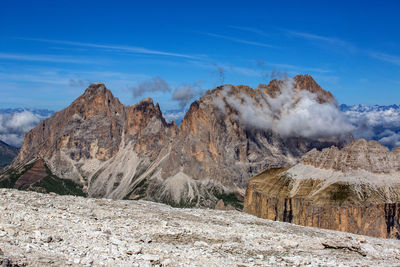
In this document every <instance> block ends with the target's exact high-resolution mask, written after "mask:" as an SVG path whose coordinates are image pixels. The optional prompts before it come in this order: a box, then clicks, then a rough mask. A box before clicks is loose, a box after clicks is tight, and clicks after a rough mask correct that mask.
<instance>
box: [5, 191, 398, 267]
mask: <svg viewBox="0 0 400 267" xmlns="http://www.w3.org/2000/svg"><path fill="white" fill-rule="evenodd" d="M0 214H1V216H0V265H1V266H22V265H24V264H25V265H27V266H399V264H400V241H398V240H391V239H379V238H372V237H367V236H360V235H354V234H348V233H343V232H337V231H331V230H324V229H318V228H311V227H303V226H298V225H293V224H288V223H283V222H275V221H271V220H265V219H260V218H257V217H254V216H252V215H249V214H246V213H242V212H238V211H218V210H210V209H186V208H185V209H178V208H172V207H170V206H168V205H164V204H159V203H154V202H147V201H143V200H140V201H127V200H110V199H93V198H82V197H75V196H59V195H56V194H42V193H36V192H28V191H18V190H13V189H0ZM7 264H8V265H7Z"/></svg>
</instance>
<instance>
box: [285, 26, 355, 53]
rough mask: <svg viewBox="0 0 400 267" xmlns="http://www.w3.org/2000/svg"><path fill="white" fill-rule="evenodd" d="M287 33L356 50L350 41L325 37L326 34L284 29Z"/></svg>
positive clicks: (351, 50)
mask: <svg viewBox="0 0 400 267" xmlns="http://www.w3.org/2000/svg"><path fill="white" fill-rule="evenodd" d="M286 33H287V34H289V35H291V36H294V37H298V38H302V39H306V40H311V41H319V42H323V43H328V44H331V45H334V46H339V47H343V48H346V49H347V50H349V51H350V52H356V51H357V50H358V49H357V48H356V47H355V46H354V45H353V44H351V43H349V42H346V41H344V40H341V39H339V38H333V37H327V36H322V35H317V34H312V33H307V32H298V31H290V30H288V31H286Z"/></svg>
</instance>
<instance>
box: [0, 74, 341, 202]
mask: <svg viewBox="0 0 400 267" xmlns="http://www.w3.org/2000/svg"><path fill="white" fill-rule="evenodd" d="M293 81H294V88H295V90H298V91H301V90H305V91H308V92H310V93H312V94H315V95H316V97H317V98H318V101H319V102H320V103H327V102H334V98H333V96H332V95H331V94H330V93H329V92H326V91H324V90H323V89H322V88H321V87H319V86H318V84H316V82H315V81H314V80H313V79H312V78H311V77H310V76H308V75H304V76H301V75H300V76H296V77H295V78H294V80H293ZM281 86H282V82H281V81H276V80H274V81H271V83H270V84H269V85H260V86H259V87H258V88H257V89H252V88H250V87H248V86H222V87H218V88H216V89H214V90H212V91H209V92H207V93H206V94H205V96H203V97H202V98H201V99H200V100H198V101H195V102H194V103H193V104H192V105H191V107H190V109H189V111H188V112H187V114H186V116H185V118H184V120H183V121H182V123H181V125H180V127H179V129H178V128H177V126H176V124H175V123H174V122H173V123H167V122H166V121H165V119H164V118H163V116H162V113H161V111H160V108H159V106H158V104H157V105H154V104H153V101H152V100H151V99H144V100H142V101H141V102H140V103H138V104H136V105H132V106H124V105H122V104H121V103H120V102H119V100H118V98H115V97H114V96H113V95H112V93H111V92H110V91H109V90H108V89H106V87H105V86H104V84H101V83H97V84H93V85H91V86H89V88H87V89H86V91H85V93H84V94H83V95H82V96H80V97H79V98H77V99H76V100H75V101H74V102H73V103H72V104H71V105H70V106H69V107H68V108H66V109H64V110H62V111H60V112H57V113H55V114H54V115H53V116H52V117H51V118H49V119H47V120H45V121H43V122H41V123H40V124H39V125H38V126H37V127H36V128H34V129H32V130H31V131H30V132H29V133H27V134H26V136H25V139H24V143H23V146H22V148H21V151H20V153H19V155H18V158H17V159H16V160H15V161H14V163H13V165H12V167H13V168H17V169H18V168H20V169H21V166H24V165H26V164H28V163H31V162H33V161H34V160H37V159H43V160H44V162H45V164H46V166H47V167H48V168H49V170H50V171H51V173H52V174H54V175H55V176H57V177H60V178H67V179H72V180H73V181H75V182H77V183H79V184H81V185H82V186H83V187H84V189H85V190H86V191H87V193H88V195H89V196H92V197H108V198H114V199H122V198H131V199H138V198H146V199H150V200H155V201H162V202H167V203H170V204H174V205H180V206H187V205H189V206H193V205H198V206H208V207H214V206H215V204H216V203H217V202H218V201H219V200H221V199H222V200H223V201H224V202H226V203H225V204H228V206H229V205H233V206H235V207H236V208H240V205H241V202H242V200H243V195H244V188H245V184H246V181H247V179H248V178H249V177H251V176H253V175H254V174H257V173H259V172H260V171H262V170H264V169H266V168H269V167H282V166H288V165H291V164H294V163H295V162H296V160H298V159H299V157H300V156H302V155H303V154H304V153H305V152H307V151H309V150H310V149H312V148H315V147H316V148H323V147H327V146H330V145H332V144H335V145H339V146H340V145H341V142H342V141H337V140H327V139H315V138H314V139H309V138H304V137H292V136H291V137H289V136H288V137H282V136H280V135H279V134H278V133H276V132H274V131H272V130H265V129H258V128H249V127H247V126H246V122H243V121H241V120H238V114H239V111H238V110H237V109H236V108H235V107H234V106H233V105H232V104H230V103H231V102H232V101H241V100H243V99H251V101H253V102H254V105H256V106H258V105H260V103H259V99H260V97H263V96H264V95H270V96H275V95H278V94H279V92H280V90H281ZM227 88H228V89H227ZM221 103H222V104H223V107H222V106H221ZM1 179H3V180H4V179H10V177H9V176H8V178H7V175H6V176H4V175H3V176H2V177H1V178H0V180H1Z"/></svg>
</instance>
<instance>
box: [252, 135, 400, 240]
mask: <svg viewBox="0 0 400 267" xmlns="http://www.w3.org/2000/svg"><path fill="white" fill-rule="evenodd" d="M399 162H400V150H399V149H394V150H393V151H389V150H388V148H386V147H384V146H382V145H380V144H379V143H378V142H376V141H370V142H367V141H366V140H364V139H360V140H357V141H354V142H353V143H351V144H349V145H348V146H346V147H344V148H343V149H338V148H336V147H331V148H326V149H323V150H322V151H318V150H316V149H313V150H311V151H310V152H308V153H307V154H305V155H304V156H303V158H302V160H301V162H300V163H298V164H296V165H294V166H293V167H291V168H276V169H270V170H267V171H265V172H264V173H262V174H260V175H258V176H256V177H254V178H252V179H249V181H248V185H247V191H246V197H245V207H244V210H245V211H246V212H248V213H251V214H254V215H257V216H259V217H262V218H268V219H273V220H279V221H286V222H291V223H296V224H300V225H305V226H314V227H321V228H326V229H333V230H339V231H346V232H352V233H357V234H365V235H371V236H375V237H387V238H397V239H400V164H399Z"/></svg>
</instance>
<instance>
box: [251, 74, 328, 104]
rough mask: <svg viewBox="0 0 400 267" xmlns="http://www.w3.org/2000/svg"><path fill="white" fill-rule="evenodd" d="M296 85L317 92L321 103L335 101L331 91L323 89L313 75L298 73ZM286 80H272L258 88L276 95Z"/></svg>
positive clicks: (300, 88)
mask: <svg viewBox="0 0 400 267" xmlns="http://www.w3.org/2000/svg"><path fill="white" fill-rule="evenodd" d="M293 81H294V87H295V88H296V89H297V90H307V91H309V92H311V93H313V94H316V95H317V97H318V102H319V103H326V102H335V98H334V96H333V95H332V93H331V92H329V91H326V90H324V89H322V87H321V86H320V85H319V84H318V83H317V82H316V81H315V80H314V79H313V78H312V77H311V75H308V74H304V75H296V76H295V77H294V78H293ZM284 83H285V81H284V80H277V79H274V80H271V81H270V82H269V84H268V85H266V84H260V85H258V87H257V88H258V89H263V90H265V93H267V94H268V95H270V96H272V97H275V96H276V95H277V94H279V93H280V92H281V88H282V86H284Z"/></svg>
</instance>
